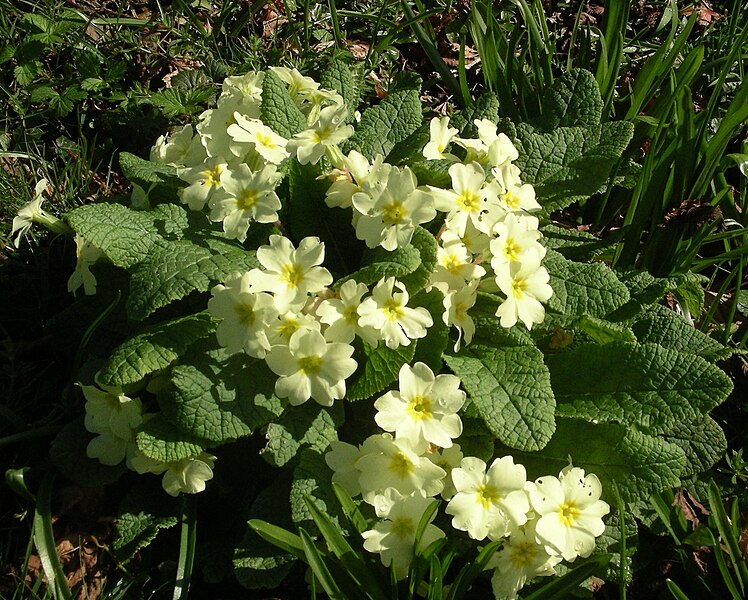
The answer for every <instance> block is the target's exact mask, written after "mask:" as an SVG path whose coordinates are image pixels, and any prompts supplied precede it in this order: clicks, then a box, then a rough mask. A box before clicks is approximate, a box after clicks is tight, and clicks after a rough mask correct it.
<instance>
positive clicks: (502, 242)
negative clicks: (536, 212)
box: [490, 213, 546, 271]
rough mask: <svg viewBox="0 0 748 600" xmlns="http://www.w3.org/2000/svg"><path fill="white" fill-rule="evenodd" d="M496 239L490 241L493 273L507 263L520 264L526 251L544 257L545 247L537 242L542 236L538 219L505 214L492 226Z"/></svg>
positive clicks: (522, 215)
mask: <svg viewBox="0 0 748 600" xmlns="http://www.w3.org/2000/svg"><path fill="white" fill-rule="evenodd" d="M494 234H495V235H496V237H495V238H494V239H493V240H491V245H490V247H491V266H492V267H493V269H494V271H498V270H500V269H501V268H503V267H504V266H505V265H506V264H507V263H511V262H522V260H524V258H525V256H527V253H528V251H532V252H535V253H537V254H538V255H539V256H540V258H542V257H543V256H545V252H546V250H545V246H543V245H542V244H540V242H539V241H538V240H539V239H540V238H541V237H542V234H541V233H540V231H538V219H537V217H532V216H530V215H524V214H513V213H509V214H507V215H506V216H505V217H504V219H503V220H502V221H500V222H498V223H496V225H495V226H494Z"/></svg>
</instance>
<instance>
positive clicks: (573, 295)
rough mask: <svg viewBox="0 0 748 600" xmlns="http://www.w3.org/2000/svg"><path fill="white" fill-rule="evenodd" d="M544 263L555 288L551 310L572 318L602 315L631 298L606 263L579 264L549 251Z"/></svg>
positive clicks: (549, 307) (549, 302) (549, 304)
mask: <svg viewBox="0 0 748 600" xmlns="http://www.w3.org/2000/svg"><path fill="white" fill-rule="evenodd" d="M543 265H545V267H546V268H547V269H548V273H549V274H550V276H551V279H550V286H551V287H552V288H553V296H551V298H550V299H549V300H548V303H547V304H546V306H547V308H548V310H549V311H554V312H557V313H560V314H563V315H565V316H569V317H572V316H575V317H581V316H583V315H588V316H591V317H602V316H605V315H606V314H607V313H609V312H612V311H614V310H615V309H617V308H619V307H620V306H623V304H625V303H626V301H627V300H628V299H629V291H628V288H626V286H625V285H624V284H622V283H621V282H620V281H619V280H618V278H617V277H616V276H615V273H613V271H612V270H610V269H609V268H608V267H606V266H605V265H604V264H602V263H578V262H574V261H571V260H567V259H565V258H564V257H563V256H561V255H560V254H559V253H558V252H554V251H552V250H549V251H548V254H547V255H546V257H545V259H544V260H543Z"/></svg>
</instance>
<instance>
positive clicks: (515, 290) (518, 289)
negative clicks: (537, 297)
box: [512, 278, 527, 300]
mask: <svg viewBox="0 0 748 600" xmlns="http://www.w3.org/2000/svg"><path fill="white" fill-rule="evenodd" d="M526 289H527V281H525V280H524V279H519V278H518V279H514V280H513V281H512V295H513V296H514V297H515V298H517V300H521V299H522V298H523V297H524V295H525V290H526Z"/></svg>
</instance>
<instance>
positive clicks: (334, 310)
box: [317, 279, 379, 346]
mask: <svg viewBox="0 0 748 600" xmlns="http://www.w3.org/2000/svg"><path fill="white" fill-rule="evenodd" d="M368 291H369V288H368V287H366V284H363V283H356V282H355V281H353V280H352V279H349V280H348V281H346V282H345V283H344V284H343V285H341V286H340V290H339V291H338V293H339V295H340V298H328V299H326V300H323V301H322V302H320V304H319V306H318V307H317V317H318V318H319V320H320V321H321V322H322V323H324V324H326V325H328V327H327V329H325V339H327V340H329V341H331V342H343V343H345V344H349V343H351V342H352V341H353V340H354V339H355V337H356V335H357V334H358V336H359V337H361V338H362V339H364V340H365V341H366V342H367V343H369V344H370V345H373V346H375V345H376V344H377V339H378V337H379V336H378V332H377V331H376V330H374V329H372V328H371V327H361V326H360V325H359V324H358V320H359V316H358V307H359V306H360V304H361V298H362V296H363V295H364V294H366V293H368Z"/></svg>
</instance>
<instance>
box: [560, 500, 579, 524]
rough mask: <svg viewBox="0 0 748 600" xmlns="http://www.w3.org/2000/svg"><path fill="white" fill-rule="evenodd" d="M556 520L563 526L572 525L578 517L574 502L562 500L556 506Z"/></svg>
mask: <svg viewBox="0 0 748 600" xmlns="http://www.w3.org/2000/svg"><path fill="white" fill-rule="evenodd" d="M556 512H557V513H558V520H559V521H560V522H561V524H562V525H564V526H565V527H573V526H574V521H575V520H576V519H577V517H579V509H578V508H577V505H576V503H575V502H573V501H570V502H564V503H563V504H561V505H560V506H559V507H558V510H557V511H556Z"/></svg>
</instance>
